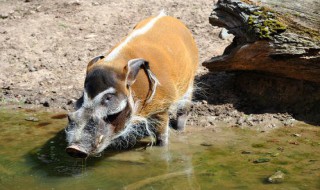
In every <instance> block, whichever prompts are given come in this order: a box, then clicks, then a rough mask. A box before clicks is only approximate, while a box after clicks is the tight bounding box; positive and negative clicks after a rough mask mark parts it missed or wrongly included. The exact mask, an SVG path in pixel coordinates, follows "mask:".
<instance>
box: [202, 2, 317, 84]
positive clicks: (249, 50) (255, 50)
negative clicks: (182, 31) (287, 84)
mask: <svg viewBox="0 0 320 190" xmlns="http://www.w3.org/2000/svg"><path fill="white" fill-rule="evenodd" d="M263 2H264V1H263ZM319 7H320V3H319V2H317V0H307V1H306V0H295V1H291V0H290V1H288V0H284V1H276V0H269V1H267V3H256V2H252V1H248V0H243V1H239V0H219V1H218V3H217V4H216V5H215V6H214V9H213V12H212V14H211V15H210V18H209V21H210V23H211V24H212V25H215V26H220V27H225V28H226V29H228V30H229V33H232V34H233V35H234V36H235V38H234V39H233V42H232V43H231V44H230V45H229V46H228V47H227V48H226V49H225V51H224V54H223V55H222V56H218V57H213V58H211V59H210V60H208V61H206V62H204V63H203V65H204V66H205V67H207V68H209V70H210V71H236V70H244V71H259V72H264V73H268V74H272V75H276V76H280V77H287V78H294V79H298V80H306V81H312V82H316V83H320V35H319V31H320V28H319V27H320V21H319V19H320V15H319V9H320V8H319Z"/></svg>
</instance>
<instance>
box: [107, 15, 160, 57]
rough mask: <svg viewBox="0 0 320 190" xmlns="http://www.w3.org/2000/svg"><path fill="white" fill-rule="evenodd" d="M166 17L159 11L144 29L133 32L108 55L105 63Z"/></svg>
mask: <svg viewBox="0 0 320 190" xmlns="http://www.w3.org/2000/svg"><path fill="white" fill-rule="evenodd" d="M164 16H166V14H165V12H164V11H161V12H160V14H159V15H158V16H157V17H155V18H153V19H151V20H150V21H149V22H148V24H146V25H145V26H144V27H142V28H139V29H137V30H134V31H133V32H132V33H131V34H130V35H129V36H128V37H127V38H126V39H125V40H124V41H123V42H122V43H121V44H120V45H119V46H117V47H116V48H115V49H114V50H113V51H112V52H111V53H109V55H108V56H107V57H106V58H105V59H104V61H105V62H109V61H112V60H114V59H115V58H116V57H117V56H118V54H119V53H120V51H121V50H122V49H123V47H125V46H126V45H127V44H128V43H129V42H130V41H132V40H133V39H134V38H136V37H137V36H140V35H142V34H145V33H146V32H148V31H149V30H150V29H151V28H152V27H153V25H154V24H155V23H156V22H157V21H158V20H159V19H160V18H161V17H164Z"/></svg>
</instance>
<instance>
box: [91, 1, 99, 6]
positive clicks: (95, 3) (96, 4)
mask: <svg viewBox="0 0 320 190" xmlns="http://www.w3.org/2000/svg"><path fill="white" fill-rule="evenodd" d="M92 5H93V6H99V5H100V3H99V2H92Z"/></svg>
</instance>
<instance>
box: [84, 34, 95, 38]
mask: <svg viewBox="0 0 320 190" xmlns="http://www.w3.org/2000/svg"><path fill="white" fill-rule="evenodd" d="M96 36H97V35H96V34H88V35H86V36H85V37H84V39H91V38H94V37H96Z"/></svg>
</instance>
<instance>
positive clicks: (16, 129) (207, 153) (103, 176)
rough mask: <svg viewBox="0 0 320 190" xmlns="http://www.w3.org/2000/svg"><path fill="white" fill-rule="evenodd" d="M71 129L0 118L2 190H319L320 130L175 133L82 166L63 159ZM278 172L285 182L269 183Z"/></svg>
mask: <svg viewBox="0 0 320 190" xmlns="http://www.w3.org/2000/svg"><path fill="white" fill-rule="evenodd" d="M35 118H36V119H35ZM26 119H28V120H34V121H26ZM37 119H38V120H39V121H37ZM65 124H66V121H65V119H64V115H54V114H50V113H45V112H33V111H30V110H23V111H21V110H20V111H18V110H5V109H2V110H0V130H1V132H0V189H320V128H319V127H314V126H310V125H307V124H299V125H297V126H294V127H283V128H281V129H277V130H274V131H271V132H264V133H262V132H260V131H254V130H249V129H239V128H232V127H221V128H218V129H219V130H217V129H215V130H213V129H211V128H206V129H199V128H196V127H190V128H188V129H187V131H186V132H184V133H180V134H178V133H176V132H174V131H171V137H170V142H171V143H170V145H169V146H168V147H162V148H159V147H151V148H150V147H147V148H145V147H144V146H141V145H140V146H138V147H136V148H135V149H132V150H127V151H113V150H107V151H106V152H105V154H104V155H103V156H101V157H99V158H88V159H87V160H81V159H73V158H70V157H69V156H67V155H66V154H65V152H64V148H65V140H64V134H63V128H64V126H65ZM260 162H261V163H260ZM276 171H282V172H283V173H284V179H283V182H282V183H278V184H270V183H268V181H267V178H268V177H269V176H271V175H272V174H274V173H275V172H276Z"/></svg>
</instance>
